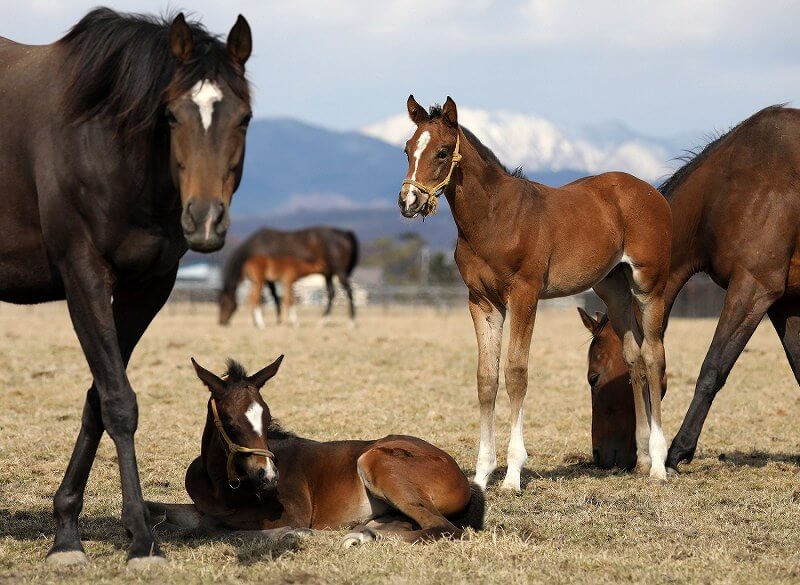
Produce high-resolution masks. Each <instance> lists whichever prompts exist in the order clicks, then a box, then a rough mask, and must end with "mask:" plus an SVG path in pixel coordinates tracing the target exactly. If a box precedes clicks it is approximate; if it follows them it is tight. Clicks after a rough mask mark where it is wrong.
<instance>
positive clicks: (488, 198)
mask: <svg viewBox="0 0 800 585" xmlns="http://www.w3.org/2000/svg"><path fill="white" fill-rule="evenodd" d="M407 107H408V114H409V116H410V118H411V120H412V122H414V123H415V124H416V126H417V128H416V130H415V132H414V134H413V135H412V136H411V138H410V139H409V140H408V142H407V144H406V154H407V156H408V173H407V175H406V179H405V180H404V181H403V186H402V189H401V191H400V196H399V205H400V209H401V212H402V214H403V215H404V216H406V217H417V216H418V215H422V216H425V215H428V214H430V213H431V212H432V211H435V209H436V203H437V197H438V195H439V194H440V193H443V194H444V195H445V197H446V198H447V201H448V203H449V205H450V209H451V210H452V212H453V218H454V219H455V223H456V228H457V229H458V240H457V243H456V251H455V260H456V264H457V265H458V269H459V271H460V272H461V277H462V278H463V279H464V282H465V283H466V285H467V287H468V288H469V308H470V312H471V314H472V319H473V321H474V324H475V334H476V337H477V341H478V400H479V402H480V410H481V422H480V425H481V436H480V448H479V451H478V462H477V465H476V467H475V481H476V482H477V483H478V484H479V485H480V486H482V487H483V486H485V485H486V482H487V480H488V479H489V476H490V475H491V474H492V472H493V471H494V469H495V467H496V465H497V463H496V453H495V429H494V408H495V399H496V396H497V388H498V379H499V362H500V346H501V343H502V338H503V322H504V321H505V316H506V311H507V310H508V311H510V313H511V335H510V345H509V349H508V361H507V365H506V368H505V377H506V390H507V391H508V395H509V397H510V399H511V440H510V441H509V445H508V471H507V472H506V478H505V480H504V482H503V487H504V488H506V489H513V490H519V489H520V471H521V469H522V466H523V464H524V463H525V460H526V458H527V456H528V454H527V452H526V450H525V443H524V440H523V436H522V421H523V415H522V403H523V401H524V399H525V394H526V392H527V388H528V353H529V351H530V344H531V336H532V334H533V323H534V320H535V318H536V307H537V304H538V302H539V299H546V298H553V297H562V296H568V295H572V294H575V293H578V292H581V291H583V290H586V289H588V288H594V290H595V291H596V292H597V294H598V295H600V297H601V298H602V299H603V300H604V301H605V303H606V305H607V306H608V308H609V317H610V320H611V324H612V326H613V327H614V329H615V330H616V331H617V333H618V334H619V337H620V339H622V340H623V350H624V355H625V362H626V364H627V367H628V369H629V370H630V371H631V372H632V378H633V380H634V385H633V386H634V389H633V397H634V403H635V405H636V444H637V458H638V460H637V466H636V467H637V470H638V471H640V472H643V473H647V472H649V473H650V476H651V477H653V478H656V479H660V480H665V479H666V469H665V466H664V461H665V460H666V457H667V446H666V441H665V440H664V435H663V433H662V430H661V380H662V378H663V376H664V369H665V363H664V345H663V343H662V337H663V333H662V320H663V315H664V287H665V284H666V281H667V277H668V275H669V259H670V237H671V229H672V219H671V215H670V209H669V205H668V204H667V202H666V201H665V200H664V198H663V197H662V196H661V195H660V194H659V193H658V191H656V190H655V189H654V188H653V187H652V186H651V185H649V184H647V183H645V182H644V181H641V180H639V179H637V178H635V177H632V176H631V175H628V174H625V173H605V174H602V175H598V176H596V177H585V178H583V179H579V180H577V181H575V182H573V183H570V184H568V185H565V186H563V187H559V188H553V187H548V186H546V185H542V184H539V183H535V182H533V181H529V180H527V179H525V178H523V177H521V176H519V174H518V173H509V172H508V171H507V170H506V169H505V168H504V167H503V165H502V164H500V161H499V160H498V159H497V157H496V156H495V155H494V153H492V151H491V150H489V149H488V148H486V146H484V145H483V144H481V142H480V141H479V140H478V139H477V138H476V137H475V135H474V134H472V133H471V132H470V131H469V130H467V129H466V128H463V127H462V126H460V125H459V123H458V112H457V109H456V104H455V102H454V101H453V100H452V99H451V98H449V97H448V98H447V101H446V102H445V104H444V107H442V108H439V107H435V108H431V110H430V111H426V110H425V109H424V108H423V107H422V106H421V105H419V104H418V103H417V102H416V100H414V96H409V98H408V103H407ZM634 303H635V304H636V307H637V308H638V310H639V311H640V312H641V315H642V327H641V329H640V327H639V326H638V324H637V322H636V320H635V319H634V317H633V306H634ZM645 379H646V380H647V383H648V384H645V383H644V380H645ZM646 387H649V390H650V392H649V405H650V407H649V408H648V406H647V404H648V403H647V402H646V401H645V396H644V391H645V388H646ZM651 421H652V424H650V422H651Z"/></svg>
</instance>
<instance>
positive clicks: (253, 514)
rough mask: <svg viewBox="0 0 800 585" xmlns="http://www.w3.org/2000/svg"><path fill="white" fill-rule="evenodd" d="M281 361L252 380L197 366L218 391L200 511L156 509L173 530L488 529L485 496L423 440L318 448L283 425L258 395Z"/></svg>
mask: <svg viewBox="0 0 800 585" xmlns="http://www.w3.org/2000/svg"><path fill="white" fill-rule="evenodd" d="M282 359H283V356H281V357H279V358H278V359H277V360H275V362H273V363H272V364H270V365H268V366H267V367H265V368H264V369H263V370H261V371H259V372H257V373H255V374H253V375H252V376H248V375H247V374H246V372H245V371H244V369H243V368H242V366H241V365H239V364H238V363H236V362H234V361H230V360H229V361H228V371H227V374H226V375H225V376H223V377H221V378H220V377H218V376H217V375H215V374H213V373H212V372H209V371H208V370H206V369H204V368H203V367H201V366H200V365H198V364H197V363H196V362H195V361H194V360H192V363H193V364H194V367H195V370H196V371H197V375H198V377H199V378H200V380H201V381H202V382H203V384H205V385H206V386H207V387H208V389H209V390H210V391H211V398H210V399H209V401H208V413H207V415H206V424H205V429H204V430H203V442H202V446H201V451H200V457H198V458H197V459H195V460H194V461H193V462H192V464H191V465H190V466H189V469H188V471H187V472H186V490H187V491H188V492H189V496H190V497H191V498H192V501H193V502H194V504H193V505H191V504H190V505H169V504H166V505H165V504H156V503H151V504H150V508H151V511H152V512H153V513H154V514H158V515H160V516H162V517H163V520H165V521H166V522H167V523H168V524H169V525H172V526H177V527H182V528H194V529H200V530H202V531H206V532H224V531H232V530H233V531H248V532H252V533H254V534H263V535H267V536H269V535H281V534H284V533H285V532H286V531H287V529H306V530H307V529H321V528H338V527H342V526H347V525H358V526H357V527H356V528H354V529H353V530H352V532H350V533H349V534H348V535H347V536H346V537H345V540H344V542H343V544H344V545H345V546H350V545H353V544H360V543H362V542H365V541H367V540H373V539H375V538H377V537H382V536H389V537H395V538H399V539H401V540H404V541H407V542H417V541H422V540H431V539H436V538H441V537H444V536H450V537H456V538H457V537H460V536H461V535H462V534H463V530H464V528H465V527H467V526H469V527H472V528H474V529H476V530H480V529H481V528H482V527H483V512H484V499H483V490H481V489H480V488H479V487H478V486H476V485H474V484H473V485H472V486H470V483H469V481H468V480H467V477H466V476H465V475H464V473H463V472H462V471H461V469H459V467H458V465H457V464H456V462H455V461H454V460H453V458H452V457H450V455H448V454H447V453H445V452H444V451H442V450H441V449H438V448H436V447H434V446H433V445H431V444H430V443H427V442H425V441H423V440H422V439H418V438H416V437H408V436H401V435H390V436H388V437H384V438H383V439H378V440H377V441H331V442H326V443H320V442H318V441H313V440H311V439H305V438H302V437H298V436H296V435H294V434H292V433H288V432H286V431H284V430H282V429H281V428H280V427H279V426H277V425H276V424H275V423H274V422H273V420H272V415H271V413H270V409H269V406H267V403H266V402H265V401H264V398H263V396H262V395H261V392H260V390H261V388H262V387H263V386H264V384H265V383H266V382H267V381H268V380H269V379H270V378H272V377H273V376H274V375H275V374H276V373H277V371H278V368H279V366H280V363H281V360H282Z"/></svg>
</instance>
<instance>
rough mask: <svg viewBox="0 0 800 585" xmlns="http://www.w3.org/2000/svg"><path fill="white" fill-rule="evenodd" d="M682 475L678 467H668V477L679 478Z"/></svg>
mask: <svg viewBox="0 0 800 585" xmlns="http://www.w3.org/2000/svg"><path fill="white" fill-rule="evenodd" d="M680 474H681V472H680V470H678V468H677V467H667V477H677V476H679V475H680Z"/></svg>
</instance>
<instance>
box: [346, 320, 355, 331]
mask: <svg viewBox="0 0 800 585" xmlns="http://www.w3.org/2000/svg"><path fill="white" fill-rule="evenodd" d="M347 327H348V328H350V329H355V328H356V327H357V325H356V322H355V320H354V319H350V322H349V323H348V324H347Z"/></svg>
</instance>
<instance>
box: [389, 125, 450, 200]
mask: <svg viewBox="0 0 800 585" xmlns="http://www.w3.org/2000/svg"><path fill="white" fill-rule="evenodd" d="M460 142H461V132H460V131H459V130H456V147H455V148H454V149H453V158H452V161H451V162H450V170H449V171H448V173H447V176H446V177H445V178H444V180H443V181H440V182H439V183H438V184H437V185H435V186H433V187H426V186H425V185H423V184H422V183H418V182H417V181H415V180H413V179H406V180H404V181H403V185H411V186H412V187H416V188H417V189H419V190H420V191H422V192H423V193H425V195H427V196H428V201H426V203H427V205H428V208H429V211H428V213H427V214H426V215H433V214H434V213H436V205H437V202H438V201H437V199H436V198H437V197H438V196H439V192H440V191H442V190H444V189H445V188H446V187H447V186H448V185H449V184H450V179H451V177H452V176H453V171H455V170H456V167H457V166H458V163H460V162H461V152H459V148H458V147H459V145H460Z"/></svg>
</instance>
